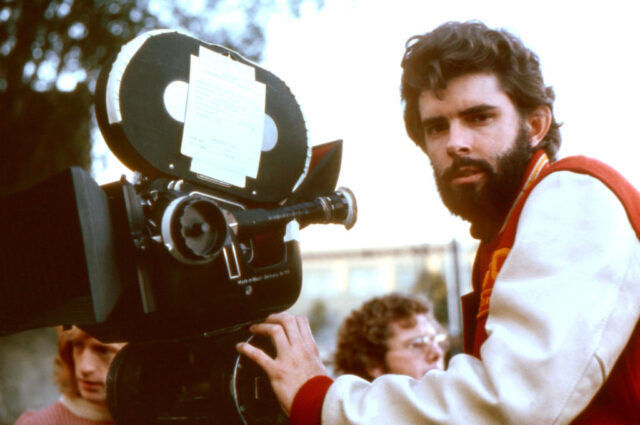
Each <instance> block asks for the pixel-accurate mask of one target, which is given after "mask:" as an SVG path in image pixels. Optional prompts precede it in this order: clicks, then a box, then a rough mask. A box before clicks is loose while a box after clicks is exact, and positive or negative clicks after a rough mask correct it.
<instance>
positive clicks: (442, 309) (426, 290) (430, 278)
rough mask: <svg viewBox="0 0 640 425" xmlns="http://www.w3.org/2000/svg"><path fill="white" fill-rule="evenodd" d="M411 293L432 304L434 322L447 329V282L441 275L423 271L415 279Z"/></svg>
mask: <svg viewBox="0 0 640 425" xmlns="http://www.w3.org/2000/svg"><path fill="white" fill-rule="evenodd" d="M411 292H413V293H414V294H420V295H423V296H425V297H427V299H428V300H429V301H431V303H432V304H433V315H434V316H435V318H436V320H438V322H440V323H441V324H443V325H444V326H445V327H448V325H449V307H448V304H447V282H446V280H445V278H444V276H442V274H440V273H433V272H429V271H428V270H423V271H422V272H420V274H419V275H418V277H417V278H416V281H415V283H414V284H413V287H412V288H411Z"/></svg>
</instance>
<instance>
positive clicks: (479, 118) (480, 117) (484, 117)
mask: <svg viewBox="0 0 640 425" xmlns="http://www.w3.org/2000/svg"><path fill="white" fill-rule="evenodd" d="M490 118H491V114H487V113H479V114H474V115H472V116H471V117H470V118H469V121H471V122H474V123H483V122H485V121H488V120H489V119H490Z"/></svg>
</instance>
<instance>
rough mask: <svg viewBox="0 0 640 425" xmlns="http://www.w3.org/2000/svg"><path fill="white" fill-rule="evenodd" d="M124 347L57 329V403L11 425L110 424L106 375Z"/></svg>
mask: <svg viewBox="0 0 640 425" xmlns="http://www.w3.org/2000/svg"><path fill="white" fill-rule="evenodd" d="M123 346H124V343H111V344H105V343H103V342H101V341H99V340H97V339H96V338H93V337H92V336H91V335H89V334H87V333H86V332H84V331H82V330H81V329H78V328H76V327H73V328H71V329H67V330H64V329H62V327H60V328H58V355H57V356H56V358H55V366H54V377H55V380H56V383H57V384H58V387H59V389H60V393H61V397H60V399H59V400H58V401H57V402H55V403H53V404H52V405H50V406H48V407H46V408H44V409H41V410H31V409H30V410H27V411H26V412H24V413H23V414H22V415H20V417H19V418H18V420H17V421H16V423H15V425H96V424H112V423H113V419H112V417H111V414H110V413H109V409H108V407H107V387H106V381H107V372H108V371H109V366H110V365H111V361H112V360H113V358H114V357H115V356H116V354H117V353H118V351H120V349H121V348H122V347H123Z"/></svg>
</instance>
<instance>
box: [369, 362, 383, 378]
mask: <svg viewBox="0 0 640 425" xmlns="http://www.w3.org/2000/svg"><path fill="white" fill-rule="evenodd" d="M367 373H368V374H369V376H370V377H371V378H373V379H376V378H378V377H379V376H382V375H384V374H385V373H386V372H385V368H384V367H382V366H381V365H379V364H375V365H370V366H367Z"/></svg>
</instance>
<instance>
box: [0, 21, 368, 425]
mask: <svg viewBox="0 0 640 425" xmlns="http://www.w3.org/2000/svg"><path fill="white" fill-rule="evenodd" d="M95 107H96V117H97V120H98V124H99V126H100V130H101V132H102V134H103V135H104V138H105V140H106V142H107V144H108V145H109V147H110V148H111V150H112V151H113V152H114V153H115V154H116V156H118V158H119V159H120V160H121V161H122V162H123V163H124V164H125V165H127V166H128V167H129V168H130V169H132V170H135V171H136V177H135V178H134V181H133V182H129V181H128V180H127V179H125V178H124V177H123V178H122V179H121V180H120V181H117V182H113V183H109V184H106V185H103V186H99V185H98V184H97V183H96V182H95V181H94V180H93V179H92V178H91V176H89V175H88V174H87V173H86V172H84V171H83V170H81V169H79V168H70V169H67V170H65V171H64V172H63V173H61V174H59V175H57V176H54V177H52V178H50V179H48V180H46V181H44V182H41V183H40V184H38V185H36V186H34V187H32V188H30V189H27V190H25V191H22V192H17V193H13V194H10V195H6V196H4V197H2V198H0V223H2V227H3V233H4V235H3V238H2V243H1V244H0V270H1V272H2V276H3V279H2V282H1V283H0V335H1V334H8V333H12V332H17V331H21V330H26V329H31V328H36V327H43V326H52V325H68V326H71V325H75V326H78V327H80V328H83V329H84V330H86V331H87V332H88V333H90V334H91V335H93V336H95V337H96V338H98V339H100V340H102V341H105V342H112V341H127V342H129V344H128V345H127V346H126V347H125V348H124V349H123V350H122V351H121V352H120V353H119V354H118V356H117V357H116V359H115V360H114V363H113V365H112V367H111V369H110V372H109V378H108V393H109V397H108V398H109V400H108V401H109V406H110V408H111V410H112V413H113V416H114V419H115V420H116V422H117V423H118V424H149V423H159V422H162V421H165V420H172V421H173V422H180V423H214V424H215V423H221V424H235V423H238V424H241V423H242V424H260V423H273V424H277V423H286V422H287V420H286V417H285V416H284V415H283V414H282V412H281V411H280V410H279V407H278V405H277V401H276V400H275V398H274V396H273V394H272V393H271V392H270V387H269V385H268V381H267V380H266V377H265V376H264V375H262V374H261V373H262V372H261V371H260V370H259V368H257V367H256V366H255V365H251V364H248V363H247V362H248V361H247V359H242V358H241V357H239V356H238V355H237V353H236V352H235V349H234V346H235V343H237V342H239V341H245V340H247V339H249V338H251V336H250V334H249V332H248V331H247V325H248V324H250V323H254V322H257V321H260V320H262V319H264V318H265V317H266V316H267V315H269V314H271V313H274V312H279V311H283V310H285V309H287V308H288V307H290V306H291V305H293V303H295V301H296V300H297V298H298V295H299V293H300V288H301V284H302V264H301V254H300V246H299V241H298V232H299V230H300V228H301V227H304V226H306V225H308V224H313V223H339V224H342V225H344V226H345V227H346V228H350V227H351V226H353V224H354V223H355V220H356V216H357V208H356V203H355V198H354V197H353V194H352V193H351V192H350V191H349V190H348V189H346V188H340V189H338V190H335V186H336V183H337V179H338V175H339V171H340V162H341V155H342V143H341V141H335V142H331V143H327V144H324V145H320V146H316V147H313V148H311V147H309V146H308V144H307V138H306V129H305V124H304V120H303V118H302V113H301V111H300V108H299V106H298V104H297V103H296V101H295V99H294V97H293V95H292V94H291V92H290V91H289V89H288V88H287V87H286V85H285V84H284V83H283V82H282V81H280V80H279V79H278V78H277V77H275V75H273V74H272V73H270V72H269V71H267V70H265V69H263V68H261V67H259V66H257V65H255V64H253V63H251V62H249V61H247V60H246V59H244V58H243V57H242V56H240V55H238V54H237V53H235V52H233V51H230V50H228V49H226V48H224V47H222V46H217V45H210V44H206V43H204V42H202V41H200V40H197V39H195V38H193V37H190V36H188V35H184V34H181V33H178V32H175V31H153V32H150V33H146V34H143V35H141V36H138V37H136V38H135V39H134V40H132V41H131V42H129V43H127V44H126V45H125V46H123V47H122V49H121V51H120V52H119V53H118V55H117V56H115V57H114V58H112V60H111V61H110V62H109V63H108V64H106V65H105V66H104V68H103V70H102V73H101V75H100V77H99V79H98V82H97V86H96V105H95ZM254 342H256V343H258V344H259V345H262V346H263V347H264V348H265V349H267V350H268V349H270V347H269V342H268V341H254ZM258 388H260V389H261V390H260V391H258ZM256 406H257V407H256ZM221 414H222V415H223V417H222V418H221V417H219V415H221Z"/></svg>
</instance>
